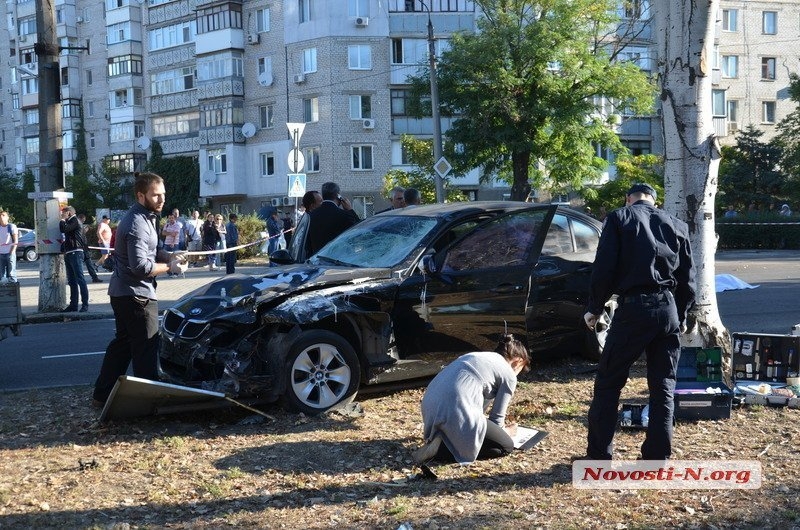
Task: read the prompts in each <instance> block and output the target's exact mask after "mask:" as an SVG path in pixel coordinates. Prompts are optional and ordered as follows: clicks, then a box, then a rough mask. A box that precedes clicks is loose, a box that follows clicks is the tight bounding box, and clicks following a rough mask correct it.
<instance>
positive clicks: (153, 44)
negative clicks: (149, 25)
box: [148, 20, 197, 51]
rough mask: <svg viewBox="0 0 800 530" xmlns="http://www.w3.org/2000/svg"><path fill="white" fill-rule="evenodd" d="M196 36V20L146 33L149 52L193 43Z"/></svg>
mask: <svg viewBox="0 0 800 530" xmlns="http://www.w3.org/2000/svg"><path fill="white" fill-rule="evenodd" d="M196 35H197V20H190V21H187V22H181V23H179V24H173V25H171V26H165V27H163V28H157V29H153V30H150V31H149V32H148V43H149V46H150V51H155V50H161V49H164V48H170V47H172V46H180V45H181V44H188V43H190V42H194V39H195V36H196Z"/></svg>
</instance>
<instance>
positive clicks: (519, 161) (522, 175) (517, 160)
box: [511, 151, 531, 201]
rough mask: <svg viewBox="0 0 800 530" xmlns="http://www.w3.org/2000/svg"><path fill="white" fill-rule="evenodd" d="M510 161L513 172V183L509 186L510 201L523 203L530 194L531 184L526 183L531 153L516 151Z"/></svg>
mask: <svg viewBox="0 0 800 530" xmlns="http://www.w3.org/2000/svg"><path fill="white" fill-rule="evenodd" d="M511 161H512V166H513V171H514V182H513V184H512V185H511V200H512V201H524V200H525V199H527V198H528V194H530V192H531V183H530V182H528V171H529V170H530V163H531V152H530V151H524V152H522V151H516V152H515V153H513V154H512V155H511Z"/></svg>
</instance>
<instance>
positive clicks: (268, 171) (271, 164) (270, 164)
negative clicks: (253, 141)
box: [259, 152, 275, 177]
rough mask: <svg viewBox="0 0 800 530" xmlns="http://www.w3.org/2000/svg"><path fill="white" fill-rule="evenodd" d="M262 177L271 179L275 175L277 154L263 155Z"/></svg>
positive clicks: (261, 155)
mask: <svg viewBox="0 0 800 530" xmlns="http://www.w3.org/2000/svg"><path fill="white" fill-rule="evenodd" d="M259 158H260V159H261V176H262V177H271V176H272V175H274V174H275V153H271V152H270V153H261V154H260V155H259Z"/></svg>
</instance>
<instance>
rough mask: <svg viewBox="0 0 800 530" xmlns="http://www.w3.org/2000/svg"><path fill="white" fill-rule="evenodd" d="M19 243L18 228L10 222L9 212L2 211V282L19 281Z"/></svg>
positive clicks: (0, 242) (0, 264)
mask: <svg viewBox="0 0 800 530" xmlns="http://www.w3.org/2000/svg"><path fill="white" fill-rule="evenodd" d="M17 243H19V230H17V226H16V225H15V224H14V223H11V222H9V217H8V212H7V211H5V210H0V281H4V282H6V281H8V282H16V281H17Z"/></svg>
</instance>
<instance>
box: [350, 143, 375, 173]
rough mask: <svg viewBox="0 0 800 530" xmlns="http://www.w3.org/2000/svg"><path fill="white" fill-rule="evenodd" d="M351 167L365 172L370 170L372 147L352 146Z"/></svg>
mask: <svg viewBox="0 0 800 530" xmlns="http://www.w3.org/2000/svg"><path fill="white" fill-rule="evenodd" d="M352 153H353V158H352V165H351V167H352V168H353V169H360V170H367V169H372V146H371V145H354V146H353V147H352Z"/></svg>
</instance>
